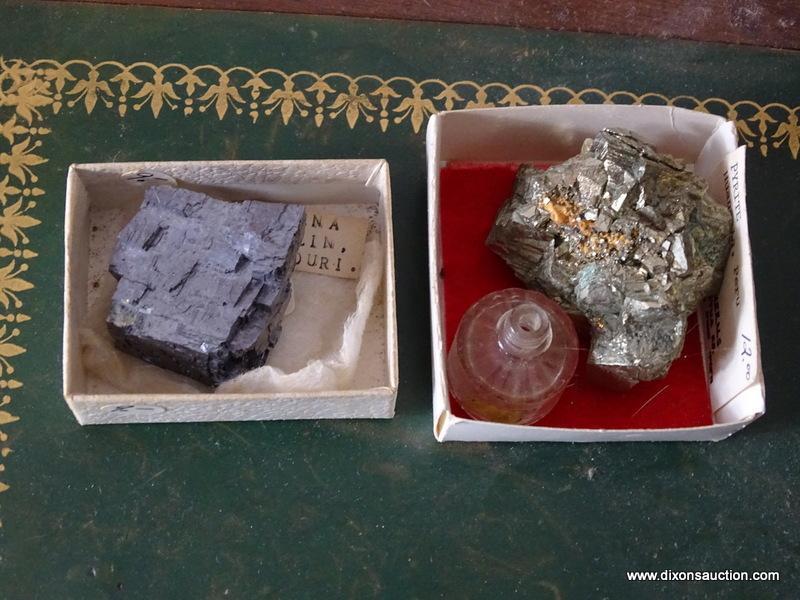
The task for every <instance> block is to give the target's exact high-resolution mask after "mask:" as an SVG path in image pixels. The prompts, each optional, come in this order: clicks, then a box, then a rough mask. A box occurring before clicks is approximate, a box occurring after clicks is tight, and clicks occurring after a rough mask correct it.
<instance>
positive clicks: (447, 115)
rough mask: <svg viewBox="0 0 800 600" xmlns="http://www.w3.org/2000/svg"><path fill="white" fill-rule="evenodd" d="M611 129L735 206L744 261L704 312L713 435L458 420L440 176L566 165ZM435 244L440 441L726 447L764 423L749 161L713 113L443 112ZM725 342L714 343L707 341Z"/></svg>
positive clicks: (431, 230) (699, 430) (590, 108)
mask: <svg viewBox="0 0 800 600" xmlns="http://www.w3.org/2000/svg"><path fill="white" fill-rule="evenodd" d="M604 127H621V128H624V129H628V130H631V131H633V132H635V133H636V134H638V135H639V136H640V137H641V138H642V139H643V140H644V141H646V142H649V143H651V144H653V145H654V146H655V147H656V148H657V149H658V150H659V151H662V152H666V153H668V154H672V155H673V156H676V157H679V158H682V159H684V160H686V161H687V162H688V163H690V164H693V165H694V170H695V172H697V173H698V174H699V175H701V176H703V177H705V178H706V179H707V180H708V182H709V190H710V192H711V194H712V196H713V197H714V198H715V199H717V200H718V201H720V202H723V203H726V204H728V203H729V204H730V206H731V209H732V212H733V215H734V252H733V255H732V256H731V258H730V259H729V261H728V265H727V267H726V271H725V279H724V282H723V285H722V290H721V291H720V294H719V296H718V304H715V299H710V300H708V301H706V305H705V306H704V307H701V309H700V310H699V311H698V312H699V318H700V328H701V331H702V332H703V333H702V335H703V340H702V341H703V351H704V360H705V364H706V365H709V364H711V365H712V367H711V373H710V374H709V373H708V369H707V375H711V376H710V377H708V379H709V381H710V383H709V392H710V396H711V405H712V406H711V409H712V414H713V420H714V423H713V425H708V426H703V427H686V428H673V429H619V430H613V429H567V428H552V427H537V426H529V425H506V424H501V423H489V422H483V421H475V420H471V419H465V418H460V417H457V416H455V415H454V414H453V412H452V410H451V406H450V400H449V393H448V389H447V378H446V373H445V364H446V361H445V357H446V352H447V348H445V342H444V340H445V335H444V318H443V310H444V300H443V296H444V293H445V290H444V283H443V280H442V279H441V277H440V275H439V274H440V272H441V266H442V258H441V235H440V223H439V218H440V210H439V171H440V168H441V167H442V166H443V165H445V164H446V163H447V162H449V161H474V162H560V161H563V160H566V159H567V158H569V157H571V156H574V155H575V154H577V153H578V152H580V149H581V144H582V142H583V141H584V140H585V139H586V138H590V137H594V135H595V134H596V133H597V132H598V131H599V130H600V129H602V128H604ZM426 148H427V160H428V236H429V237H428V243H429V249H430V256H429V277H430V284H431V329H432V337H433V344H432V345H433V432H434V435H435V436H436V439H437V440H439V441H451V440H457V441H564V442H567V441H569V442H595V441H631V440H639V441H649V440H653V441H655V440H672V441H678V440H688V441H699V440H714V441H716V440H721V439H724V438H726V437H728V436H729V435H731V434H732V433H734V432H735V431H738V430H739V429H742V428H743V427H745V426H746V425H748V424H749V423H751V422H752V421H754V420H755V419H757V418H758V417H760V416H761V415H762V414H764V379H763V373H762V370H761V359H760V347H759V337H758V325H757V322H756V305H755V292H754V289H753V273H752V264H751V252H750V238H749V236H748V229H747V208H746V204H745V151H744V148H743V147H738V148H737V140H736V128H735V126H734V124H733V123H731V122H730V121H726V120H725V119H723V118H721V117H717V116H714V115H711V114H708V113H701V112H695V111H690V110H685V109H680V108H674V107H663V106H608V105H564V106H530V107H512V108H490V109H477V110H466V111H451V112H443V113H440V114H438V115H435V116H433V117H431V119H430V122H429V124H428V131H427V144H426ZM708 331H714V332H715V333H716V343H713V344H712V343H710V341H709V339H708V336H707V334H706V332H708Z"/></svg>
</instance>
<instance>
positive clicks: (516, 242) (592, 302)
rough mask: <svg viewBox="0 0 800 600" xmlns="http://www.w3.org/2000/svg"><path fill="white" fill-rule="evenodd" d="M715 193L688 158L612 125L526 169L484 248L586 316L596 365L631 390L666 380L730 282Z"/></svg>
mask: <svg viewBox="0 0 800 600" xmlns="http://www.w3.org/2000/svg"><path fill="white" fill-rule="evenodd" d="M707 188H708V185H707V183H706V182H705V181H704V180H703V179H702V178H700V177H699V176H697V175H695V174H694V173H692V172H691V171H689V170H688V169H687V168H686V166H685V165H684V164H683V163H682V162H681V161H679V160H676V159H674V158H672V157H671V156H668V155H665V154H659V153H658V152H656V150H655V149H653V148H652V147H651V146H649V145H648V144H645V143H643V142H642V141H640V140H639V139H637V138H636V137H634V135H632V134H631V133H628V132H625V131H620V130H614V129H604V130H603V131H601V132H600V133H599V134H597V136H596V137H595V138H594V139H593V140H587V142H586V143H585V144H584V148H583V151H582V152H581V153H580V154H578V155H577V156H575V157H573V158H571V159H569V160H567V161H565V162H563V163H561V164H558V165H555V166H552V167H550V168H549V169H547V170H538V169H535V168H533V167H531V166H522V167H520V169H519V171H518V173H517V179H516V183H515V187H514V194H513V196H512V197H511V198H509V199H508V200H507V201H506V203H505V205H504V206H503V207H502V208H501V209H500V211H499V213H498V214H497V218H496V220H495V224H494V227H493V228H492V231H491V232H490V234H489V238H488V240H487V244H489V246H490V247H491V248H492V249H493V250H494V251H495V252H497V254H499V255H500V256H501V257H502V258H503V259H504V260H505V262H506V263H508V265H509V266H510V267H511V268H512V269H513V270H514V273H515V274H516V275H517V277H519V278H520V279H521V280H522V281H523V282H524V283H525V284H526V285H527V286H528V287H531V288H536V289H541V290H543V291H544V292H545V293H547V294H548V295H549V296H550V297H552V298H554V299H555V300H557V301H558V302H560V303H561V304H562V306H564V307H565V308H566V309H567V310H569V311H573V312H578V313H581V314H583V315H584V316H586V318H587V319H588V320H589V323H590V324H591V327H592V343H591V348H590V352H589V363H590V364H593V365H597V366H598V367H601V368H602V369H603V370H605V371H608V372H610V374H612V375H613V376H614V377H615V378H617V379H618V380H619V381H621V382H623V383H625V384H627V385H632V384H634V383H636V382H638V381H646V380H652V379H657V378H659V377H663V376H664V375H665V374H666V373H667V371H668V369H669V367H670V364H671V363H672V361H673V360H674V359H675V358H676V357H677V356H678V355H679V353H680V351H681V348H682V347H683V340H684V337H685V335H686V319H687V317H688V315H689V314H691V313H692V312H693V311H694V310H695V309H696V307H697V305H698V303H699V302H700V300H702V299H703V298H704V297H706V296H709V295H712V294H715V293H716V292H718V291H719V286H720V284H721V282H722V275H723V271H724V268H725V263H726V260H727V257H728V251H729V248H730V243H731V233H732V219H731V214H730V212H729V210H728V208H727V207H725V206H723V205H721V204H719V203H717V202H716V201H715V200H714V199H713V198H711V196H709V194H708V192H707Z"/></svg>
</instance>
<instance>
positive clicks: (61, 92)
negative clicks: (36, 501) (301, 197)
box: [0, 60, 800, 158]
mask: <svg viewBox="0 0 800 600" xmlns="http://www.w3.org/2000/svg"><path fill="white" fill-rule="evenodd" d="M0 68H2V70H3V71H14V72H17V73H19V72H21V71H27V72H32V73H34V77H33V78H31V79H30V80H29V81H28V82H27V83H26V85H25V86H24V87H22V88H21V89H20V90H19V91H18V93H17V94H16V97H15V98H14V99H12V101H14V102H16V103H17V104H16V105H17V106H18V112H19V114H20V115H21V116H32V115H35V114H39V113H40V111H42V110H52V111H53V112H54V113H57V112H59V111H60V110H62V108H63V107H64V106H66V107H70V108H71V107H83V108H84V109H85V110H86V111H87V112H88V113H91V112H92V111H94V110H95V108H96V107H97V106H104V107H106V108H113V109H116V110H117V112H118V113H119V114H120V115H121V116H125V115H126V114H128V112H129V110H130V109H133V110H134V111H139V110H149V111H150V112H151V113H152V114H153V116H154V117H158V116H160V115H162V114H164V113H165V112H166V111H178V112H179V113H180V112H182V113H183V114H184V115H186V116H191V115H197V114H198V113H206V112H211V113H212V114H216V116H217V117H218V118H219V119H224V118H226V117H230V116H232V115H244V114H246V116H247V117H249V118H250V119H251V120H252V121H253V122H254V123H255V122H258V121H260V120H263V119H266V118H278V119H280V120H281V121H282V122H283V123H284V124H288V123H289V121H291V120H293V119H306V118H310V119H313V121H314V123H315V124H316V125H317V126H318V127H320V126H322V124H323V123H324V122H325V121H326V120H334V119H344V120H345V121H346V122H347V124H348V126H349V127H351V128H354V127H355V126H356V125H357V124H359V123H363V124H375V125H377V126H378V127H379V128H380V129H381V131H387V129H388V128H389V126H390V125H406V126H410V127H411V128H412V130H413V131H414V132H420V131H421V130H422V126H423V124H424V123H425V121H426V119H427V118H428V117H429V116H430V115H432V114H434V113H436V112H438V111H441V110H452V109H466V108H480V107H489V106H526V105H535V104H540V105H548V104H655V105H666V106H680V107H683V108H690V109H693V110H698V111H703V112H710V113H714V114H718V115H722V116H725V117H727V118H729V119H731V120H732V121H734V122H735V123H736V127H737V130H738V131H739V134H740V135H741V137H742V139H743V140H744V143H745V144H746V145H747V146H748V147H750V148H757V149H758V150H759V152H760V153H761V154H762V155H763V156H766V155H767V154H768V152H769V151H770V150H771V149H777V148H785V149H786V150H788V151H789V153H790V154H791V156H792V157H794V158H797V157H798V155H799V154H800V126H798V113H800V107H794V108H791V107H789V106H787V105H786V104H781V103H778V102H771V103H769V104H764V105H761V104H759V103H757V102H754V101H752V100H738V101H729V100H726V99H724V98H706V99H701V98H696V97H694V96H675V97H668V96H665V95H663V94H657V93H652V92H647V93H644V94H636V93H633V92H628V91H614V92H606V91H603V90H600V89H597V88H587V89H583V90H573V89H572V88H569V87H564V86H559V87H552V88H543V87H541V86H538V85H535V84H532V83H523V84H520V85H516V86H512V85H508V84H506V83H501V82H491V83H484V84H482V83H477V82H475V81H467V80H464V81H456V82H453V83H448V82H445V81H443V80H441V79H425V80H420V81H417V80H414V79H411V78H408V77H389V78H382V77H378V76H376V75H358V76H352V75H348V74H346V73H325V74H320V73H315V72H313V71H297V72H294V73H286V72H284V71H282V70H280V69H274V68H268V69H262V70H260V71H254V70H252V69H249V68H246V67H231V68H228V69H223V68H220V67H217V66H215V65H201V66H197V67H188V66H186V65H183V64H178V63H171V64H165V65H161V66H158V65H154V64H152V63H147V62H137V63H133V64H130V65H124V64H122V63H119V62H116V61H103V62H99V63H90V62H87V61H83V60H71V61H67V62H63V63H61V62H57V61H53V60H37V61H33V62H31V63H27V62H24V61H21V60H6V61H4V63H3V65H0ZM0 77H2V72H0Z"/></svg>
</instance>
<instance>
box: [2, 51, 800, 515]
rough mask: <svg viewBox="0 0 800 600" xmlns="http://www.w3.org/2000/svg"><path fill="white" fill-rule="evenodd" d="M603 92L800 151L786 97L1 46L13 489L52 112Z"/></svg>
mask: <svg viewBox="0 0 800 600" xmlns="http://www.w3.org/2000/svg"><path fill="white" fill-rule="evenodd" d="M601 103H602V104H656V105H666V106H679V107H684V108H690V109H693V110H697V111H702V112H710V113H715V114H719V115H722V116H725V117H726V118H728V119H730V120H731V121H734V122H735V123H736V128H737V130H738V132H739V135H740V136H741V138H742V140H743V141H744V143H745V144H746V145H747V146H748V147H750V148H757V149H758V151H759V153H760V154H761V155H762V156H767V155H768V153H770V152H772V151H773V150H776V149H783V150H784V151H787V152H789V153H790V155H791V156H792V158H794V159H797V157H798V154H799V153H800V126H798V111H800V107H798V106H796V107H794V108H791V107H789V106H787V105H786V104H781V103H779V102H770V103H768V104H759V103H757V102H754V101H752V100H738V101H733V102H732V101H729V100H725V99H724V98H706V99H700V98H696V97H694V96H675V97H668V96H665V95H663V94H657V93H653V92H646V93H644V94H636V93H634V92H628V91H614V92H606V91H603V90H600V89H597V88H586V89H582V90H573V89H572V88H569V87H565V86H557V87H551V88H543V87H541V86H539V85H536V84H533V83H522V84H519V85H509V84H506V83H501V82H490V83H477V82H475V81H469V80H463V81H455V82H450V83H448V82H446V81H443V80H441V79H425V80H421V81H417V80H414V79H411V78H409V77H401V76H397V77H389V78H383V77H379V76H377V75H369V74H364V75H357V76H352V75H348V74H346V73H338V72H336V73H325V74H319V73H315V72H313V71H297V72H294V73H286V72H285V71H282V70H280V69H275V68H267V69H261V70H259V71H254V70H252V69H249V68H246V67H240V66H237V67H230V68H221V67H218V66H215V65H200V66H196V67H189V66H187V65H183V64H179V63H170V64H165V65H155V64H153V63H149V62H136V63H132V64H129V65H125V64H122V63H120V62H116V61H101V62H96V63H93V62H89V61H85V60H68V61H64V62H60V61H56V60H50V59H41V60H34V61H30V62H28V61H25V60H21V59H3V58H2V57H0V492H4V491H6V490H8V488H9V486H8V483H6V482H4V481H2V479H4V474H3V472H4V470H5V465H4V462H5V459H6V457H8V455H9V454H10V453H11V447H10V443H9V437H8V434H7V433H6V431H5V428H7V426H8V425H11V424H13V423H15V422H16V421H18V420H19V416H18V415H16V414H14V412H13V408H12V406H11V404H12V397H11V392H12V391H13V390H16V389H18V388H20V387H21V386H22V382H20V381H18V380H16V379H13V378H11V377H10V376H11V375H13V373H14V366H13V358H14V357H15V356H18V355H20V354H22V353H24V352H25V348H24V347H23V346H20V345H19V344H17V343H15V341H16V340H15V338H17V337H18V336H19V335H20V334H21V327H24V326H21V325H20V324H22V323H24V322H26V321H28V320H29V317H28V316H27V315H26V314H25V313H23V312H21V310H22V309H23V307H24V300H25V297H26V292H28V291H29V290H30V289H32V288H33V287H34V286H33V285H32V284H31V283H30V282H28V281H27V280H26V279H25V278H24V275H25V272H26V271H27V270H28V268H29V267H28V265H29V262H28V261H30V260H31V259H33V258H35V257H36V256H37V254H36V252H35V251H34V250H32V249H31V247H30V246H31V244H30V239H29V237H28V236H27V233H26V230H27V229H28V228H30V227H35V226H37V225H39V223H40V222H39V220H38V219H36V217H35V216H33V215H32V214H30V213H31V211H33V212H34V213H35V211H34V210H33V209H35V208H36V204H37V200H36V198H37V197H39V196H42V195H43V194H44V190H42V189H40V188H39V187H37V186H36V182H37V176H36V169H37V167H38V166H39V165H41V164H42V163H45V162H47V159H46V158H44V157H42V156H41V155H40V153H41V150H42V144H43V141H42V138H43V137H44V136H47V135H48V134H50V129H48V128H47V127H44V126H43V125H42V124H43V123H48V122H49V120H48V119H49V118H52V116H54V115H57V114H58V113H60V112H61V111H62V110H65V109H73V108H74V109H79V108H80V109H83V110H85V111H86V113H87V114H91V113H92V112H94V111H95V110H96V109H97V108H98V107H100V108H105V109H110V110H115V111H116V112H117V113H118V114H119V115H120V117H125V115H126V114H127V113H128V112H129V111H131V110H133V111H140V110H144V111H149V112H150V113H152V116H153V117H154V118H158V117H159V115H161V114H163V113H164V112H166V111H180V112H182V113H183V114H184V115H185V116H186V117H193V116H197V115H198V114H203V113H207V112H209V113H212V114H215V115H216V116H217V118H219V119H225V118H234V117H237V116H238V117H242V118H249V119H250V120H251V121H252V122H253V123H257V122H259V121H263V120H267V119H276V118H277V119H280V120H281V121H282V122H283V123H284V124H288V123H289V122H290V121H292V120H300V119H312V120H313V122H314V124H315V125H316V126H317V127H322V125H323V124H324V123H325V122H326V121H333V120H336V119H343V120H345V121H346V122H347V125H348V126H349V127H350V128H355V127H356V125H358V126H368V125H369V126H374V127H377V128H378V129H379V130H380V131H381V132H386V131H387V130H388V129H389V127H390V126H392V127H394V126H405V127H410V128H411V129H412V130H413V131H414V132H415V133H418V132H420V131H421V129H422V125H423V123H424V122H425V120H426V119H427V118H428V117H429V116H430V115H432V114H434V113H436V112H438V111H441V110H453V109H470V108H482V107H490V106H524V105H533V104H539V105H548V104H601ZM0 526H2V521H0Z"/></svg>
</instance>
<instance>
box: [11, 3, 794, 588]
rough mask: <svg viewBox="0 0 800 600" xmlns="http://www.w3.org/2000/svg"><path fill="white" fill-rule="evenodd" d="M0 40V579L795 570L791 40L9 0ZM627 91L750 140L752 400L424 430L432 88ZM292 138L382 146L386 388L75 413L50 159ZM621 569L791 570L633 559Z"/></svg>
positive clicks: (572, 95) (413, 579)
mask: <svg viewBox="0 0 800 600" xmlns="http://www.w3.org/2000/svg"><path fill="white" fill-rule="evenodd" d="M0 55H2V57H3V59H2V63H0V91H2V94H0V203H2V206H0V211H1V212H2V216H0V319H2V320H3V323H2V324H0V325H2V326H0V367H2V371H0V388H2V389H0V394H1V395H0V404H2V406H0V430H2V434H0V449H2V450H1V451H0V452H1V454H2V464H3V470H2V471H1V472H0V481H1V482H2V483H0V489H1V490H2V492H0V519H2V528H0V597H2V598H13V599H17V598H21V599H22V598H24V599H28V598H45V599H50V598H79V599H90V598H108V597H120V598H122V597H134V598H140V597H149V598H227V597H231V598H253V597H257V596H258V595H260V594H264V593H268V592H271V593H273V594H275V595H278V596H280V597H297V596H301V597H323V594H325V595H326V596H328V595H332V596H334V597H342V596H343V597H353V598H362V597H371V596H388V597H398V598H406V597H419V598H427V597H440V596H453V597H460V596H464V597H498V598H499V597H510V596H515V595H516V596H525V597H541V598H588V597H628V596H633V595H640V596H644V597H652V596H663V597H669V598H672V597H680V596H686V595H692V596H702V595H704V594H709V595H717V594H720V595H721V594H724V593H727V594H732V595H734V596H744V595H747V596H748V597H775V596H777V597H791V596H792V595H793V594H796V592H797V590H798V588H799V587H800V579H798V577H800V572H798V566H797V565H798V558H800V556H799V555H800V536H798V519H800V511H799V510H798V502H800V497H799V496H800V490H799V489H798V481H799V480H800V476H799V475H798V470H799V469H800V460H799V458H800V450H799V449H798V444H800V429H799V428H800V416H799V410H798V407H797V402H796V398H795V395H796V391H797V383H798V374H797V373H798V371H797V368H796V367H797V360H796V359H797V352H796V344H797V337H798V334H800V322H799V321H798V313H797V298H798V283H797V268H796V264H797V261H798V259H800V252H799V250H800V246H799V245H798V239H800V236H798V235H797V222H798V218H799V217H800V208H799V207H800V198H798V193H799V192H800V175H799V173H800V171H799V170H798V166H799V165H800V162H798V152H799V151H800V128H798V112H797V108H796V107H797V105H798V103H800V102H798V101H799V100H800V55H798V54H796V53H786V52H776V51H762V50H757V49H752V48H735V47H725V46H715V45H701V44H693V43H682V42H666V41H664V42H661V41H652V40H634V39H625V38H614V37H605V36H599V35H570V34H556V33H541V32H527V31H521V30H515V29H499V28H491V27H472V26H452V25H437V24H420V23H414V24H411V23H409V24H405V23H400V22H381V21H357V20H347V19H337V18H315V17H294V16H278V15H269V14H251V13H219V12H198V11H172V10H166V9H136V8H119V7H116V8H111V7H103V6H74V5H70V4H38V3H33V4H25V5H19V4H17V3H9V2H0ZM12 90H14V91H12ZM583 90H588V91H583ZM635 100H643V101H645V102H648V103H656V104H659V103H660V104H664V103H672V104H675V105H678V106H687V107H690V108H697V109H705V110H709V111H711V112H714V113H717V114H722V115H726V114H727V115H729V116H730V117H731V118H733V119H736V120H737V122H738V125H739V128H740V134H741V137H742V141H743V142H744V143H747V145H748V146H750V147H751V150H750V151H749V153H748V167H747V168H748V171H747V178H748V196H749V197H748V204H749V206H750V227H751V236H752V238H753V248H754V262H755V275H756V281H757V291H758V301H759V306H758V308H759V317H760V324H761V339H762V344H763V361H764V369H765V376H766V382H767V389H768V390H769V392H768V413H767V415H766V416H765V417H764V418H762V419H761V420H760V421H758V422H756V423H755V424H754V425H752V426H750V427H748V428H747V429H745V430H744V431H743V432H741V433H739V434H737V435H736V436H734V437H733V438H731V439H729V440H727V441H725V442H721V443H718V444H703V443H696V444H617V445H613V444H593V445H571V444H507V445H502V444H449V445H440V444H437V443H436V442H435V441H434V438H433V435H432V431H431V376H430V341H429V324H428V323H429V321H428V308H427V307H428V290H427V275H426V255H427V248H426V242H425V236H426V221H425V210H426V207H425V203H426V197H425V163H424V135H423V134H424V128H425V122H426V119H427V117H428V115H429V114H430V113H431V112H432V111H435V110H441V109H444V108H446V107H450V106H454V107H466V106H474V105H484V104H489V103H494V104H498V105H500V104H506V105H507V104H510V103H521V104H532V103H546V102H551V103H564V102H568V101H573V102H574V101H584V102H603V101H607V102H618V103H624V102H631V101H635ZM310 157H314V158H316V157H386V158H388V160H389V162H390V165H391V173H392V182H393V192H394V214H395V220H396V223H395V226H396V231H397V235H396V246H397V285H398V298H397V301H398V311H399V334H400V369H401V384H400V395H399V398H398V402H397V416H396V418H395V419H394V420H391V421H380V422H356V421H334V422H270V423H217V424H196V425H195V424H188V425H166V426H165V425H159V426H111V427H87V428H81V427H79V426H78V425H77V423H76V422H75V420H74V419H73V417H72V415H71V414H70V412H69V411H68V409H67V407H66V405H65V404H64V401H63V400H62V398H61V391H60V390H61V329H62V323H61V302H62V300H61V298H62V268H63V267H62V260H63V253H62V241H63V209H64V182H65V175H66V169H67V166H68V165H69V164H70V163H73V162H103V161H127V160H195V159H237V158H241V159H269V158H310ZM26 319H27V320H26ZM633 569H652V570H658V571H661V570H664V569H671V570H676V571H678V570H725V569H732V570H745V571H750V570H764V571H767V570H777V571H780V573H781V578H782V581H781V582H780V583H778V584H765V583H759V584H756V583H750V584H742V583H735V582H721V583H709V584H690V583H675V582H659V583H638V584H634V583H629V582H628V581H627V579H626V575H625V572H626V571H628V570H633Z"/></svg>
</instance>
